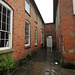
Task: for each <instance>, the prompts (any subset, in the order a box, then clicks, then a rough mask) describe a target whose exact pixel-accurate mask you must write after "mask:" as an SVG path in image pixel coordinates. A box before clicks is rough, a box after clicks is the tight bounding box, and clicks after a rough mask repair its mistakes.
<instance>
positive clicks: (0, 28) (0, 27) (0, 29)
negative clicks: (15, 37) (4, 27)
mask: <svg viewBox="0 0 75 75" xmlns="http://www.w3.org/2000/svg"><path fill="white" fill-rule="evenodd" d="M0 30H1V22H0Z"/></svg>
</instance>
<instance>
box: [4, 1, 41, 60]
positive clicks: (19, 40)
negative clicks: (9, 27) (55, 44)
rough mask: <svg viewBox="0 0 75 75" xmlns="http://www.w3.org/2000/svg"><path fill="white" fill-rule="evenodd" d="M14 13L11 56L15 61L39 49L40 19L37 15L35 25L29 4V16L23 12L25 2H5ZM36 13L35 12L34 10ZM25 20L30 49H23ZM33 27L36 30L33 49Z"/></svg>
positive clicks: (32, 11)
mask: <svg viewBox="0 0 75 75" xmlns="http://www.w3.org/2000/svg"><path fill="white" fill-rule="evenodd" d="M5 1H6V2H7V3H8V4H9V5H10V6H11V7H12V8H13V11H14V15H13V36H12V37H13V49H14V52H13V56H14V58H15V60H19V59H21V58H22V57H23V56H25V55H27V54H28V53H29V52H30V51H34V50H36V49H38V48H40V47H41V22H42V20H41V18H40V16H39V14H38V23H37V24H36V23H35V15H34V11H35V8H34V7H35V6H33V5H32V3H31V12H30V16H29V15H28V14H27V13H26V12H25V0H18V1H17V0H5ZM36 11H37V10H36ZM25 19H26V20H28V21H29V22H30V40H31V41H30V45H31V48H29V49H25V48H24V47H25ZM35 27H37V30H38V46H37V47H35Z"/></svg>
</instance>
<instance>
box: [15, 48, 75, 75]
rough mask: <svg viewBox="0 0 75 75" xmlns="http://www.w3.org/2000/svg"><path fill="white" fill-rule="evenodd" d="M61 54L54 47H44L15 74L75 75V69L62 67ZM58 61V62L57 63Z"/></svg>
mask: <svg viewBox="0 0 75 75" xmlns="http://www.w3.org/2000/svg"><path fill="white" fill-rule="evenodd" d="M59 60H60V58H59V54H58V52H57V51H56V50H55V49H53V50H52V51H51V49H50V48H47V49H46V48H42V49H41V50H39V51H38V55H37V56H36V58H33V59H32V60H31V61H30V63H29V64H28V65H27V66H22V67H21V68H20V69H19V70H18V71H17V72H16V73H15V75H75V70H66V69H62V68H61V67H60V66H59V65H56V64H57V62H58V63H59ZM55 62H56V64H55Z"/></svg>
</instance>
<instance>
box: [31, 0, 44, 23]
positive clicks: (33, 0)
mask: <svg viewBox="0 0 75 75" xmlns="http://www.w3.org/2000/svg"><path fill="white" fill-rule="evenodd" d="M31 1H32V2H33V4H34V6H35V8H36V9H37V11H38V14H39V16H40V18H41V20H42V22H43V23H44V20H43V18H42V16H41V13H40V11H39V9H38V7H37V5H36V3H35V0H31Z"/></svg>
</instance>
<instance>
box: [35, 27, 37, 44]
mask: <svg viewBox="0 0 75 75" xmlns="http://www.w3.org/2000/svg"><path fill="white" fill-rule="evenodd" d="M35 45H37V28H36V27H35Z"/></svg>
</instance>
